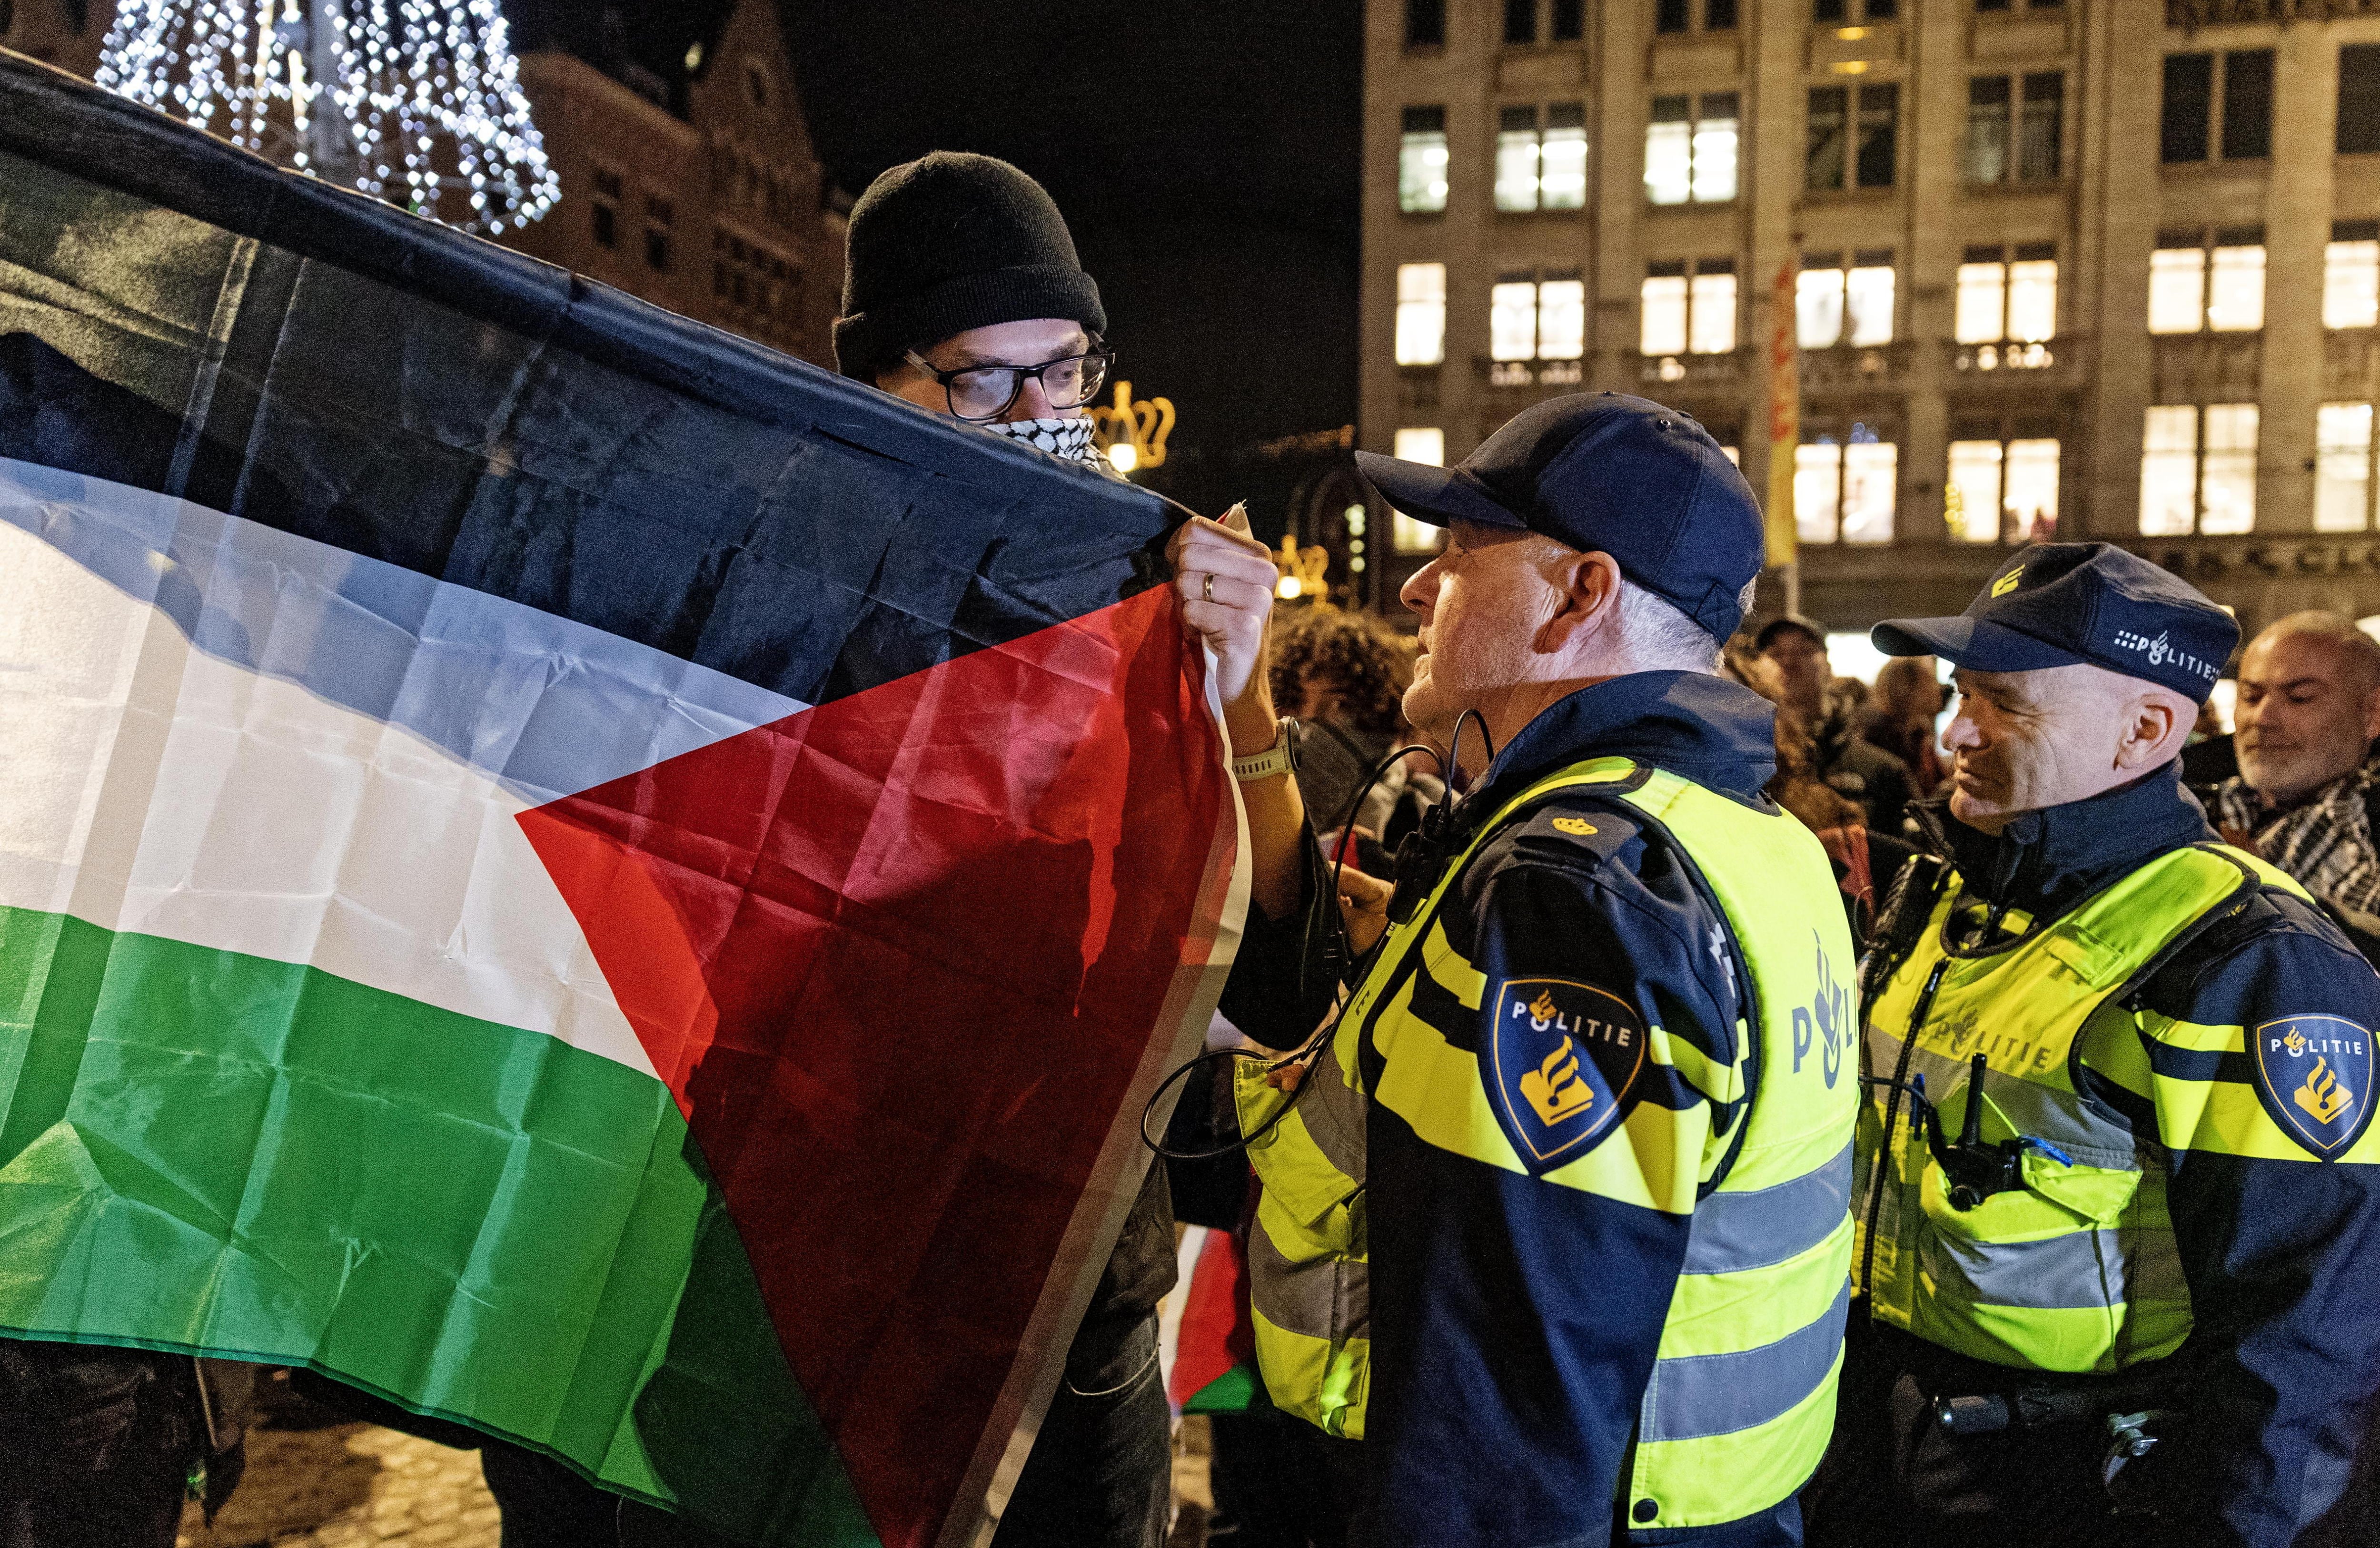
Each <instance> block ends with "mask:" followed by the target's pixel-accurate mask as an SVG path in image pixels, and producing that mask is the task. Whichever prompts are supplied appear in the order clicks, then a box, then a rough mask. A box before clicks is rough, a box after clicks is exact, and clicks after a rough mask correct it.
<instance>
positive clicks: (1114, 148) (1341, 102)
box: [783, 0, 1362, 530]
mask: <svg viewBox="0 0 2380 1548" xmlns="http://www.w3.org/2000/svg"><path fill="white" fill-rule="evenodd" d="M783 13H784V17H785V36H786V42H787V43H788V44H789V46H790V47H791V48H792V49H793V52H794V63H795V70H796V72H797V74H798V77H799V83H800V88H801V91H802V98H803V103H804V105H805V106H806V107H807V110H808V113H809V119H810V129H811V134H812V136H813V137H814V138H815V139H816V141H817V143H818V148H819V153H820V156H821V157H822V158H824V160H825V161H826V163H827V164H828V167H829V168H830V170H831V172H832V175H834V176H835V177H836V178H837V179H838V180H839V181H840V182H841V183H842V184H843V185H844V187H847V188H848V189H850V190H851V191H852V192H853V193H854V194H855V195H856V194H857V193H858V192H859V190H860V189H862V188H864V187H867V186H868V181H869V179H871V178H873V177H874V176H875V175H877V174H878V173H880V172H881V171H882V170H884V168H886V167H888V166H891V165H893V164H894V163H899V162H904V161H907V160H909V159H911V158H913V157H916V156H919V155H923V154H924V153H925V152H927V151H933V150H954V151H983V152H985V153H987V154H990V155H995V156H1001V157H1004V158H1006V159H1007V160H1009V161H1012V162H1014V163H1016V164H1017V165H1019V166H1021V167H1023V168H1024V169H1025V170H1026V171H1027V172H1029V173H1031V174H1032V175H1034V176H1036V177H1038V178H1039V179H1040V180H1041V182H1042V184H1043V185H1044V186H1045V187H1048V188H1049V189H1050V193H1051V195H1052V196H1053V197H1055V198H1056V200H1057V201H1058V206H1059V208H1060V209H1061V210H1062V211H1063V212H1064V213H1065V216H1066V221H1067V224H1069V225H1070V226H1071V227H1072V228H1073V230H1074V234H1075V245H1076V247H1077V248H1079V249H1080V251H1081V253H1082V257H1083V265H1084V267H1085V268H1087V269H1088V270H1089V271H1090V272H1091V274H1092V276H1093V277H1094V278H1096V279H1097V280H1098V281H1099V293H1100V296H1101V298H1102V300H1103V301H1104V302H1105V303H1106V306H1107V312H1108V321H1109V337H1110V341H1111V343H1112V344H1113V345H1115V346H1116V348H1117V350H1118V352H1119V357H1120V358H1119V361H1118V370H1119V372H1120V373H1121V374H1122V375H1123V376H1125V377H1126V378H1128V379H1129V380H1130V381H1132V383H1133V387H1134V392H1135V395H1136V396H1149V395H1152V394H1162V395H1164V396H1167V397H1170V398H1172V400H1173V403H1174V405H1175V407H1176V408H1177V409H1178V410H1179V412H1180V420H1179V423H1178V426H1177V428H1176V429H1175V432H1174V437H1173V440H1172V457H1171V459H1170V460H1169V462H1168V465H1167V466H1166V467H1165V469H1164V470H1163V471H1162V472H1161V473H1160V474H1158V475H1157V476H1155V477H1154V478H1150V479H1149V480H1148V481H1149V482H1152V483H1157V484H1160V487H1163V488H1165V489H1166V490H1168V492H1170V493H1172V494H1174V495H1176V496H1177V497H1178V498H1181V499H1184V500H1185V501H1187V502H1190V503H1191V504H1192V505H1194V506H1196V507H1197V508H1199V509H1201V510H1207V511H1216V510H1220V508H1221V507H1222V506H1223V505H1224V504H1227V503H1229V502H1230V501H1231V500H1232V499H1233V498H1234V497H1236V496H1238V495H1240V494H1243V493H1252V492H1253V493H1258V494H1259V495H1261V494H1262V493H1264V492H1267V491H1266V489H1265V486H1266V485H1268V484H1269V483H1271V482H1272V481H1273V480H1272V479H1269V478H1267V477H1266V476H1265V471H1264V470H1263V469H1262V468H1261V467H1259V466H1255V465H1254V464H1253V462H1252V460H1251V459H1250V457H1249V456H1248V455H1247V454H1246V449H1247V448H1250V447H1252V446H1253V444H1254V443H1255V442H1257V441H1264V440H1269V439H1271V438H1274V437H1278V436H1282V435H1287V434H1290V433H1293V432H1296V431H1302V430H1313V429H1332V428H1335V427H1337V426H1340V425H1343V424H1347V423H1349V422H1351V421H1352V420H1353V419H1354V416H1355V337H1356V323H1355V276H1356V262H1357V235H1358V228H1357V221H1356V209H1357V197H1356V196H1357V176H1358V158H1359V147H1360V144H1361V136H1360V125H1359V121H1358V120H1359V114H1360V110H1361V106H1362V72H1361V58H1362V47H1361V37H1362V32H1361V27H1362V11H1361V8H1360V6H1359V5H1358V4H1357V0H1303V3H1300V4H1278V3H1260V4H1239V5H1221V4H1217V3H1216V0H1143V3H1138V4H1131V5H1124V6H1079V5H1072V6H1057V5H1050V4H1046V3H1031V4H1011V5H1005V6H1002V5H986V4H980V3H977V4H953V3H943V4H929V3H926V0H873V3H871V4H868V5H865V6H856V5H842V6H822V5H818V4H814V3H805V0H784V5H783ZM1259 514H1261V515H1264V516H1268V517H1269V520H1266V521H1264V522H1263V525H1264V526H1269V527H1272V528H1274V529H1275V530H1278V523H1279V520H1280V515H1279V513H1278V512H1262V513H1259Z"/></svg>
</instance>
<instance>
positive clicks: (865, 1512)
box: [0, 55, 1244, 1548]
mask: <svg viewBox="0 0 2380 1548" xmlns="http://www.w3.org/2000/svg"><path fill="white" fill-rule="evenodd" d="M1170 525H1171V524H1170V521H1169V518H1168V516H1167V514H1166V513H1165V511H1164V509H1163V507H1162V505H1161V502H1159V501H1158V500H1157V499H1156V498H1155V497H1153V496H1151V495H1148V494H1147V493H1145V492H1143V491H1140V490H1133V489H1130V488H1128V487H1125V486H1122V485H1119V484H1116V483H1113V482H1111V481H1109V480H1105V479H1102V478H1098V477H1096V476H1093V475H1090V474H1088V473H1086V472H1085V471H1083V470H1081V469H1078V468H1073V467H1069V466H1062V465H1060V464H1058V463H1055V462H1053V461H1052V460H1050V459H1049V458H1047V457H1044V456H1042V455H1040V454H1038V453H1035V452H1032V451H1029V450H1026V449H1022V448H1018V447H1015V446H1014V445H1011V444H1009V443H1007V442H1003V441H997V440H995V439H994V438H991V437H989V436H984V435H981V434H979V433H977V432H975V431H971V430H966V429H960V428H957V427H954V426H952V425H949V424H946V423H943V422H941V421H938V420H936V419H934V418H932V417H929V416H927V415H924V414H920V413H918V412H917V411H916V410H915V409H913V408H910V407H908V406H906V405H901V404H898V403H895V402H893V401H892V400H891V399H889V398H886V397H883V396H881V395H880V394H877V393H871V392H869V391H868V390H866V389H864V388H861V387H858V386H856V385H855V384H853V383H850V382H847V381H841V380H839V379H837V378H835V377H833V376H831V375H829V374H827V373H825V372H823V371H820V370H818V369H813V368H811V367H808V366H806V365H802V364H799V363H797V362H794V361H791V360H787V359H784V358H783V357H778V356H776V355H773V354H771V353H770V352H769V351H767V350H764V349H761V348H759V347H757V346H754V345H747V344H745V343H743V342H742V341H740V340H736V339H734V338H730V337H727V336H725V335H723V334H720V333H714V332H712V331H710V330H709V329H706V328H703V327H700V326H698V325H696V324H693V323H689V322H686V321H685V320H681V319H678V318H674V317H672V316H669V315H667V314H665V313H662V312H660V311H658V310H655V309H653V308H650V307H646V306H644V305H641V304H639V303H637V302H635V301H632V300H629V299H626V298H625V297H623V296H618V295H615V294H613V293H611V292H608V291H605V290H603V289H602V288H601V287H600V286H595V285H592V284H588V283H587V282H585V281H582V280H578V279H576V278H574V277H572V276H571V275H568V274H565V273H563V272H559V271H556V270H553V269H550V268H547V267H545V266H543V265H540V264H538V263H535V262H532V261H530V260H526V259H523V258H520V257H518V256H516V255H515V254H512V253H508V252H505V251H503V250H501V249H499V248H493V247H491V246H488V245H486V244H483V243H480V242H477V241H474V240H471V239H469V238H468V237H464V236H459V235H457V234H455V233H454V232H451V231H447V230H444V229H442V228H440V227H437V226H433V225H431V224H427V223H424V222H421V221H419V220H416V219H414V218H412V217H411V216H408V215H406V214H403V213H401V212H396V211H394V210H391V209H389V208H386V207H384V206H382V205H378V204H374V203H371V202H370V201H368V200H363V199H360V198H358V197H355V196H353V195H349V194H345V193H342V192H339V191H337V190H334V189H332V188H328V187H322V186H321V185H319V184H315V183H311V182H308V181H306V180H304V179H301V178H298V177H296V176H292V175H285V174H283V173H280V172H277V171H275V170H273V168H271V167H269V166H267V165H266V164H264V163H261V162H259V161H256V160H253V159H251V158H249V157H247V156H245V155H244V154H242V153H240V152H238V151H233V150H231V149H230V148H228V147H226V146H225V145H222V144H220V143H218V142H215V141H212V140H210V139H206V138H205V137H203V136H201V135H199V134H197V133H194V132H190V131H188V130H185V129H182V128H180V127H177V126H176V125H174V124H172V123H170V122H169V121H167V120H166V119H164V118H163V117H161V116H158V115H153V114H152V113H149V112H148V111H146V110H144V109H141V108H139V107H135V106H133V105H131V104H130V103H124V102H121V101H118V100H116V99H115V98H112V97H109V96H106V95H104V94H103V93H101V92H99V91H95V90H93V89H91V88H89V87H86V86H83V85H81V84H79V83H78V82H75V81H72V80H70V79H67V78H65V77H63V76H59V75H56V74H55V73H52V72H50V71H47V70H44V69H42V68H41V67H36V66H33V65H31V64H30V63H28V62H25V61H23V60H20V59H18V58H16V57H14V56H7V55H0V1333H5V1334H7V1335H10V1336H19V1337H30V1338H54V1339H73V1340H82V1341H91V1342H100V1343H114V1344H120V1345H129V1346H138V1347H141V1348H161V1349H174V1350H188V1351H192V1352H199V1353H206V1354H212V1355H223V1356H229V1357H233V1358H237V1359H243V1360H252V1361H267V1362H273V1363H284V1364H293V1365H294V1364H303V1365H308V1366H311V1367H314V1368H316V1369H318V1370H321V1371H323V1372H326V1373H330V1374H332V1375H334V1376H336V1377H339V1378H341V1379H343V1380H346V1381H348V1382H351V1383H354V1384H355V1385H358V1386H361V1387H364V1388H367V1389H370V1390H371V1391H373V1392H376V1393H379V1394H381V1395H383V1396H385V1397H390V1398H393V1399H395V1401H397V1402H399V1403H402V1404H404V1405H406V1406H407V1407H408V1408H411V1409H417V1410H419V1411H421V1412H424V1413H430V1414H436V1415H440V1416H443V1417H446V1418H451V1419H456V1420H461V1421H467V1422H468V1423H471V1424H473V1425H477V1426H479V1427H480V1428H481V1429H483V1430H485V1431H488V1432H491V1433H495V1434H499V1435H504V1436H507V1437H511V1438H513V1439H515V1440H516V1441H519V1442H522V1443H524V1444H526V1445H530V1446H533V1447H536V1448H538V1449H540V1450H541V1451H543V1452H546V1453H548V1454H550V1455H552V1456H554V1457H560V1458H562V1459H563V1460H565V1461H566V1462H567V1463H569V1464H570V1465H572V1466H573V1467H575V1468H577V1469H579V1470H580V1471H582V1472H584V1473H585V1474H587V1475H588V1476H589V1477H592V1478H594V1479H597V1480H599V1481H601V1482H602V1483H603V1484H605V1485H606V1486H608V1487H610V1488H612V1489H614V1490H617V1491H620V1492H622V1493H624V1494H630V1495H634V1496H637V1497H641V1498H644V1499H647V1500H650V1501H653V1502H656V1503H659V1504H662V1505H663V1506H671V1507H674V1508H676V1509H678V1510H681V1511H683V1512H685V1513H686V1514H688V1515H691V1516H694V1517H697V1518H701V1519H703V1520H705V1521H707V1522H709V1523H710V1524H712V1525H713V1526H715V1527H717V1528H719V1529H721V1530H724V1531H725V1532H727V1533H728V1534H729V1535H731V1536H734V1537H735V1538H737V1539H739V1540H742V1541H747V1542H754V1543H771V1544H802V1545H810V1544H844V1543H851V1544H879V1545H882V1548H894V1545H904V1548H905V1545H912V1544H915V1545H925V1544H937V1543H954V1542H963V1541H965V1540H966V1539H967V1538H969V1537H970V1536H971V1535H972V1534H973V1533H974V1531H975V1530H976V1529H977V1523H978V1520H979V1518H980V1516H981V1513H982V1511H983V1510H984V1508H985V1502H986V1500H987V1498H990V1499H991V1500H993V1501H997V1500H998V1499H999V1498H1000V1497H1001V1496H1002V1490H1003V1489H1004V1483H1003V1481H1002V1480H1003V1479H1004V1478H1005V1477H1010V1476H1013V1474H1014V1469H1015V1468H1016V1467H1017V1466H1018V1465H1019V1463H1020V1461H1021V1458H1022V1456H1023V1453H1024V1449H1025V1446H1026V1445H1027V1444H1028V1443H1029V1433H1030V1430H1031V1428H1032V1425H1033V1423H1034V1422H1035V1421H1036V1418H1037V1415H1038V1409H1039V1407H1040V1405H1041V1404H1042V1403H1044V1402H1046V1400H1047V1397H1048V1394H1049V1392H1050V1388H1051V1386H1052V1385H1054V1383H1055V1381H1056V1374H1057V1373H1056V1361H1058V1359H1060V1358H1061V1357H1062V1353H1063V1348H1064V1345H1065V1343H1066V1341H1067V1339H1068V1338H1069V1337H1070V1336H1071V1334H1072V1332H1073V1328H1074V1325H1075V1322H1076V1321H1077V1320H1078V1318H1079V1316H1080V1313H1081V1310H1082V1308H1083V1306H1084V1305H1085V1304H1086V1303H1087V1300H1088V1298H1089V1295H1090V1293H1091V1288H1092V1285H1093V1283H1094V1282H1095V1280H1096V1279H1097V1277H1098V1275H1099V1269H1100V1267H1101V1265H1102V1264H1103V1262H1104V1259H1105V1256H1106V1252H1107V1248H1108V1245H1109V1243H1110V1241H1111V1240H1112V1237H1113V1234H1114V1232H1115V1230H1116V1228H1118V1226H1119V1225H1120V1223H1121V1220H1122V1217H1123V1214H1124V1212H1125V1210H1126V1208H1127V1206H1128V1204H1129V1203H1130V1201H1131V1198H1132V1196H1133V1194H1134V1192H1135V1190H1136V1188H1137V1185H1138V1182H1139V1179H1140V1177H1141V1175H1142V1168H1143V1167H1145V1165H1146V1155H1145V1153H1144V1152H1143V1150H1142V1148H1141V1146H1140V1144H1139V1143H1138V1140H1137V1136H1136V1132H1135V1129H1136V1125H1137V1121H1138V1119H1139V1115H1140V1107H1141V1105H1142V1103H1143V1101H1144V1100H1145V1099H1146V1097H1147V1094H1148V1093H1149V1092H1150V1091H1151V1090H1152V1089H1154V1087H1155V1084H1156V1082H1157V1079H1158V1076H1159V1075H1160V1073H1161V1071H1162V1070H1164V1069H1166V1068H1167V1067H1168V1066H1169V1065H1170V1064H1171V1063H1172V1061H1173V1059H1174V1058H1176V1057H1177V1054H1179V1053H1180V1052H1182V1051H1184V1050H1186V1049H1188V1048H1190V1047H1194V1046H1196V1043H1197V1041H1198V1038H1199V1036H1200V1034H1201V1032H1202V1031H1203V1029H1204V1028H1205V1026H1206V1023H1207V1020H1208V1012H1209V1009H1210V1007H1211V1004H1212V1001H1213V999H1214V998H1215V995H1216V992H1217V991H1218V989H1219V988H1220V974H1221V972H1222V970H1223V967H1224V965H1225V964H1226V962H1227V961H1228V958H1229V955H1230V949H1231V946H1232V944H1233V941H1234V940H1235V939H1236V932H1237V925H1238V917H1239V915H1238V910H1239V909H1240V908H1241V906H1242V903H1241V899H1242V897H1243V896H1244V885H1243V884H1242V883H1240V882H1238V881H1237V880H1235V877H1236V870H1235V860H1234V855H1235V853H1236V846H1235V838H1236V832H1237V819H1236V816H1235V812H1236V807H1235V804H1234V802H1233V795H1232V792H1231V788H1230V784H1229V779H1228V775H1227V773H1226V771H1225V769H1224V768H1223V766H1222V762H1221V751H1222V750H1221V747H1220V737H1219V735H1218V734H1217V732H1215V730H1214V728H1213V722H1212V720H1211V719H1210V717H1209V713H1208V704H1207V702H1206V701H1205V699H1204V698H1203V696H1202V695H1204V694H1205V692H1206V690H1205V689H1204V687H1203V686H1202V683H1203V679H1202V677H1201V674H1200V669H1199V666H1198V663H1197V662H1196V659H1193V657H1192V655H1191V653H1190V652H1189V651H1188V650H1187V649H1186V647H1184V643H1183V640H1182V637H1181V635H1180V631H1179V628H1178V625H1177V624H1176V623H1174V621H1173V618H1172V614H1171V612H1170V611H1169V603H1168V595H1167V593H1166V591H1165V589H1164V588H1163V587H1162V586H1161V585H1160V584H1159V583H1160V579H1161V565H1160V560H1159V556H1160V552H1161V545H1162V540H1163V538H1164V535H1165V533H1166V531H1167V528H1168V527H1169V526H1170Z"/></svg>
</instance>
